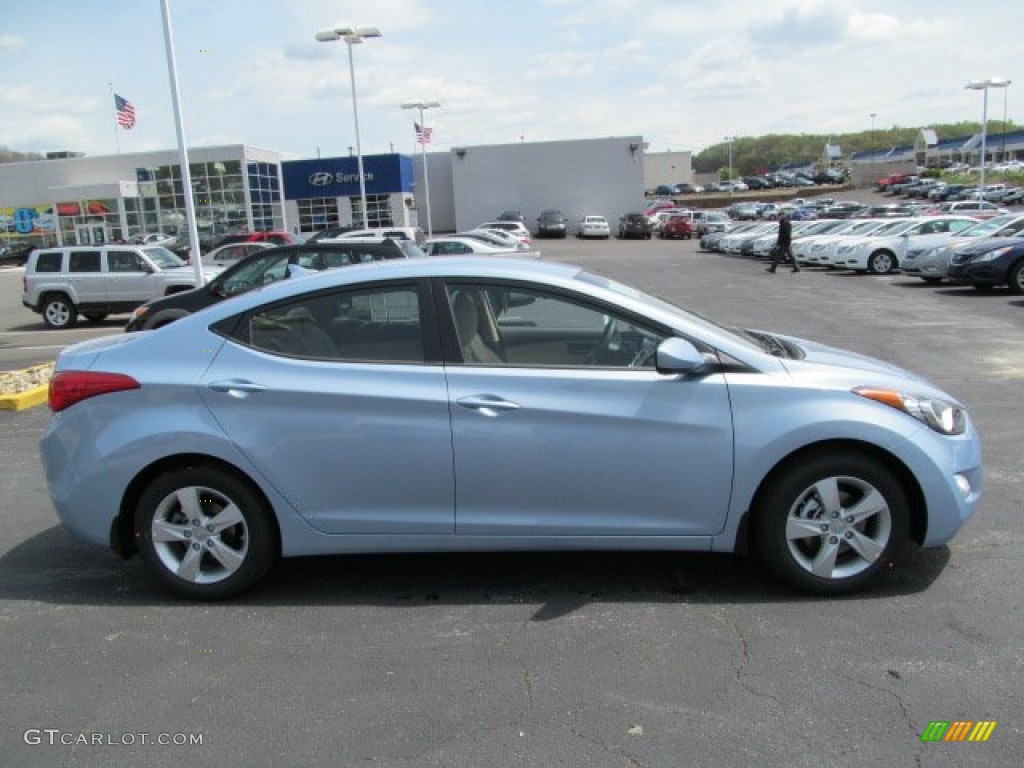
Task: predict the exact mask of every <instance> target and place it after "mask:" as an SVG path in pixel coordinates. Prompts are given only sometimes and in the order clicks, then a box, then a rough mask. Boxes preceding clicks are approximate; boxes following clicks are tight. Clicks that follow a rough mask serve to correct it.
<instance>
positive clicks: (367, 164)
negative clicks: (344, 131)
mask: <svg viewBox="0 0 1024 768" xmlns="http://www.w3.org/2000/svg"><path fill="white" fill-rule="evenodd" d="M363 175H364V177H365V182H366V193H367V194H368V195H389V194H393V193H395V192H411V191H412V158H410V157H408V156H406V155H369V156H366V157H364V158H363ZM281 176H282V178H283V179H284V197H285V199H286V200H302V199H305V198H309V197H352V196H356V195H358V194H359V191H360V190H359V163H358V161H357V159H356V158H354V157H328V158H317V159H315V160H286V161H285V162H283V163H281Z"/></svg>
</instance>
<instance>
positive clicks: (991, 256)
mask: <svg viewBox="0 0 1024 768" xmlns="http://www.w3.org/2000/svg"><path fill="white" fill-rule="evenodd" d="M1012 250H1013V248H1012V247H1010V246H1006V247H1005V248H996V249H995V250H994V251H989V252H988V253H983V254H982V255H981V256H979V257H978V258H976V259H975V262H978V261H995V260H996V259H998V258H999V257H1000V256H1002V255H1004V254H1007V253H1009V252H1010V251H1012Z"/></svg>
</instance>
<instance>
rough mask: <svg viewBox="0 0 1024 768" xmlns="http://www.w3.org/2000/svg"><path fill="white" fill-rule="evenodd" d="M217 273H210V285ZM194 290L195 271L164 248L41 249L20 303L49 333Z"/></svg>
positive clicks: (32, 263) (31, 264) (30, 268)
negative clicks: (80, 317) (37, 316)
mask: <svg viewBox="0 0 1024 768" xmlns="http://www.w3.org/2000/svg"><path fill="white" fill-rule="evenodd" d="M218 271H219V270H217V269H209V268H205V269H204V270H203V275H204V278H205V280H209V279H210V278H212V277H213V276H214V275H216V274H217V272H218ZM195 287H196V279H195V272H194V271H193V269H192V267H189V266H187V265H186V264H185V262H184V261H182V260H181V259H179V258H178V257H177V256H175V255H174V254H173V253H172V252H171V251H169V250H167V249H166V248H164V247H162V246H159V245H149V246H135V245H75V246H65V247H62V248H39V249H36V250H35V251H33V252H32V254H31V255H30V256H29V259H28V264H26V265H25V278H24V292H23V293H22V296H21V303H22V304H24V305H25V306H26V307H28V308H29V309H31V310H32V311H33V312H38V313H39V314H41V315H42V316H43V322H45V323H46V325H47V327H49V328H57V329H60V328H70V327H71V326H73V325H74V324H75V321H76V320H77V319H78V315H79V314H82V315H84V316H85V317H86V318H88V319H89V320H93V321H99V320H102V319H103V318H105V317H106V316H107V315H109V314H116V313H119V312H131V311H132V310H133V309H135V308H136V307H137V306H139V305H140V304H144V303H146V302H147V301H149V300H150V299H155V298H158V297H160V296H166V295H168V294H171V293H177V292H178V291H189V290H192V289H193V288H195Z"/></svg>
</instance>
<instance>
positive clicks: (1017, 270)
mask: <svg viewBox="0 0 1024 768" xmlns="http://www.w3.org/2000/svg"><path fill="white" fill-rule="evenodd" d="M1006 286H1007V288H1009V289H1010V293H1012V294H1014V295H1015V296H1020V295H1021V294H1024V261H1018V262H1017V263H1016V264H1014V265H1013V266H1012V267H1010V272H1009V274H1008V275H1007V276H1006Z"/></svg>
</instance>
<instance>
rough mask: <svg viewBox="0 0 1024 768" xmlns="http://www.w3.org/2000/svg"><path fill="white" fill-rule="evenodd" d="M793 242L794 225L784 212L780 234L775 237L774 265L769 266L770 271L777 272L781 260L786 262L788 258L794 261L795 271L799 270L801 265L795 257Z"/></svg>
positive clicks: (780, 220)
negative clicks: (791, 247) (792, 248)
mask: <svg viewBox="0 0 1024 768" xmlns="http://www.w3.org/2000/svg"><path fill="white" fill-rule="evenodd" d="M792 243H793V225H792V224H791V223H790V221H789V214H788V213H784V214H782V215H781V216H779V235H778V237H776V238H775V247H774V248H772V253H771V257H772V265H771V266H770V267H768V271H769V272H771V273H772V274H775V270H776V268H777V267H778V266H779V262H784V261H786V260H787V259H788V260H789V261H791V262H793V271H794V272H799V271H800V265H799V264H797V263H796V259H795V258H794V257H793V251H792V250H791V249H790V246H791V245H792Z"/></svg>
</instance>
